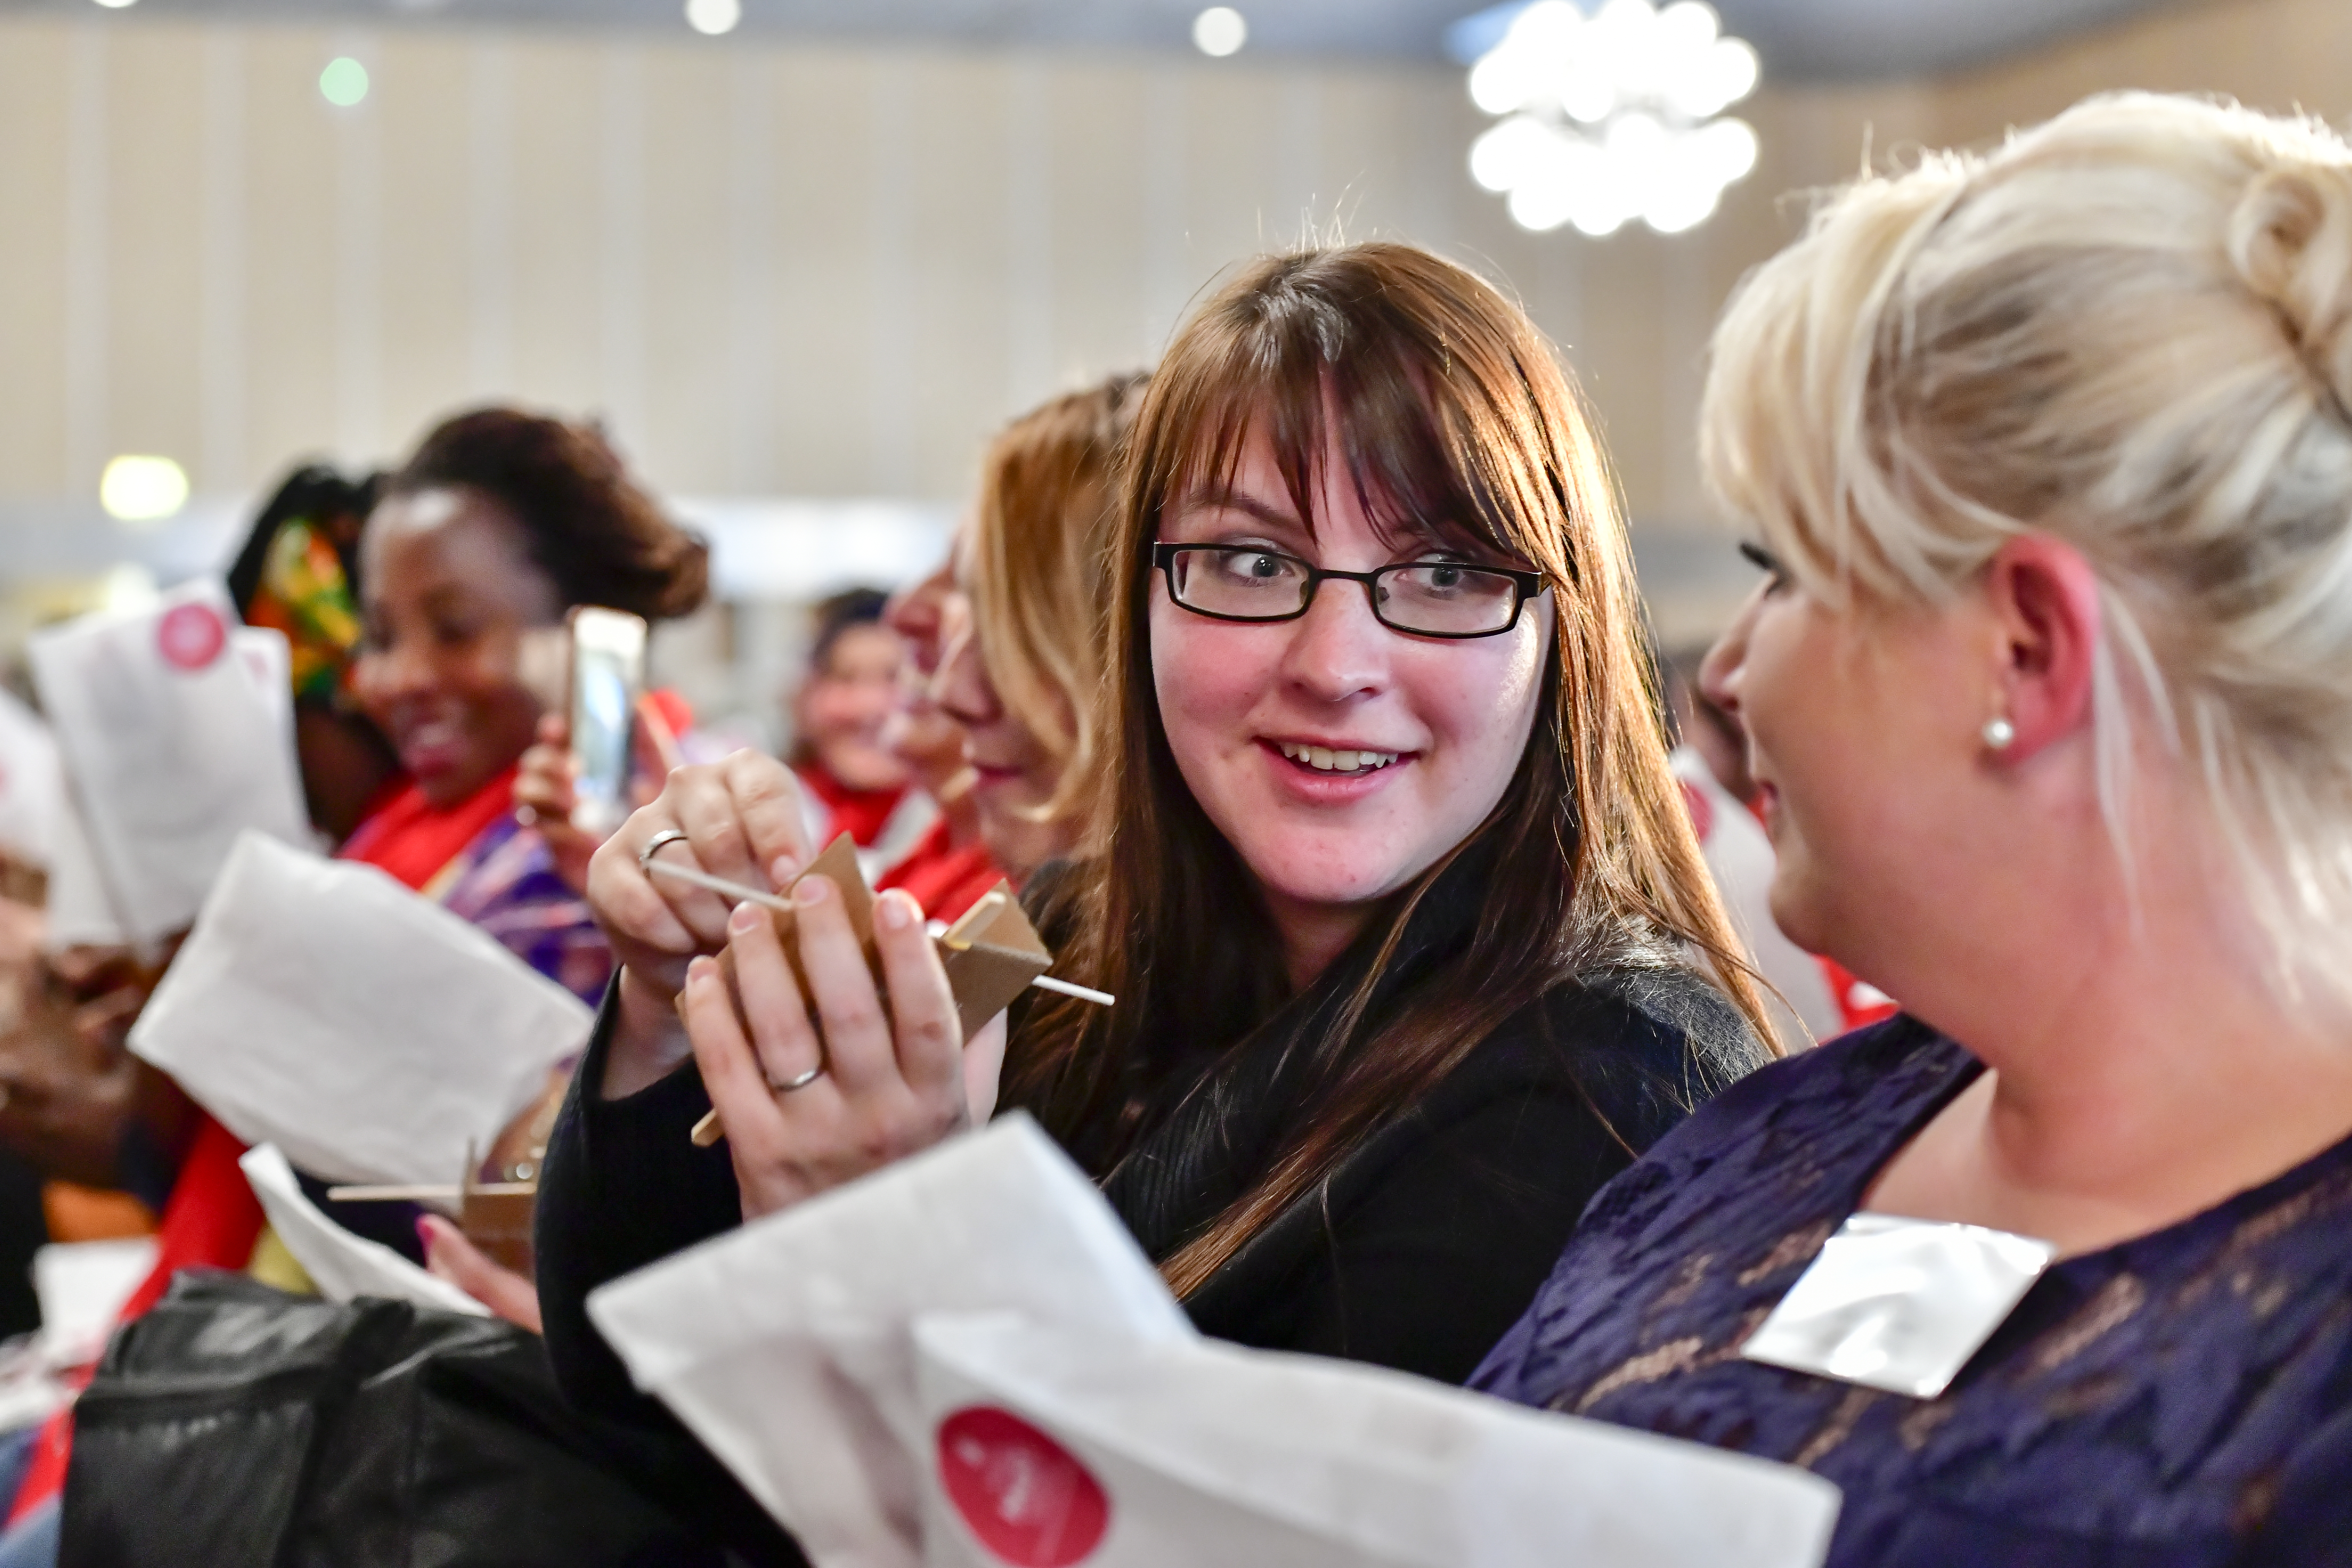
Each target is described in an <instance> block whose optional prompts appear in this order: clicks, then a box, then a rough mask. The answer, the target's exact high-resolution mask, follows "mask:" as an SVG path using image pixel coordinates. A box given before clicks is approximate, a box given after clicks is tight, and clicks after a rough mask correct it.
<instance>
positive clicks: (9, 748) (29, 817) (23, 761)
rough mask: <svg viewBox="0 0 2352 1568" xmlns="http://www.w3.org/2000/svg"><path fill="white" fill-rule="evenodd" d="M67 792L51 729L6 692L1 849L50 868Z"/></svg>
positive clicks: (0, 757) (0, 696) (0, 716)
mask: <svg viewBox="0 0 2352 1568" xmlns="http://www.w3.org/2000/svg"><path fill="white" fill-rule="evenodd" d="M65 787H66V786H65V772H64V763H61V762H60V761H59V760H58V743H57V741H56V739H55V738H54V737H53V736H51V735H50V733H49V727H48V726H47V724H45V723H43V722H42V721H41V717H40V715H39V714H37V713H36V712H34V711H33V710H31V709H30V708H27V707H26V706H25V705H24V704H23V703H22V702H20V701H18V700H16V696H15V695H14V694H13V693H11V692H8V691H5V690H0V850H5V851H6V852H7V853H9V854H10V855H13V856H15V857H16V858H17V859H19V860H21V861H23V862H24V863H25V864H26V865H28V866H37V867H41V868H47V866H48V864H49V857H50V853H51V850H50V846H51V845H52V844H53V843H54V842H55V840H56V837H57V831H58V827H57V821H58V803H59V801H60V800H61V799H62V798H63V796H64V794H65Z"/></svg>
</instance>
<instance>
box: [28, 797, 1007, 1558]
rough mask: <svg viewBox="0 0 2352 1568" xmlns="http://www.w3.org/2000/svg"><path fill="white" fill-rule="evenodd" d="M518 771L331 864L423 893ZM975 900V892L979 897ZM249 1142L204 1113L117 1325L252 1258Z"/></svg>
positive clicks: (394, 818) (59, 1463)
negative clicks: (201, 1276)
mask: <svg viewBox="0 0 2352 1568" xmlns="http://www.w3.org/2000/svg"><path fill="white" fill-rule="evenodd" d="M514 778H515V770H514V769H513V768H511V767H510V768H509V769H507V770H506V772H504V773H500V774H499V776H498V777H496V778H494V779H492V780H491V781H490V782H489V783H488V784H484V785H483V786H482V787H481V788H480V789H478V790H477V791H476V792H475V793H474V794H473V795H469V796H467V798H466V799H465V800H462V801H460V802H459V803H457V805H452V806H446V807H443V806H435V805H429V804H427V803H426V801H425V795H424V792H422V791H421V790H419V789H418V788H417V787H416V785H415V784H408V785H407V786H406V787H404V789H402V790H401V791H400V792H399V793H398V794H397V795H394V796H393V797H392V798H391V799H390V800H388V801H386V802H385V803H384V804H383V805H382V806H380V807H378V808H377V810H376V811H375V813H374V814H373V816H370V817H369V818H368V819H367V820H366V821H365V822H362V823H361V824H360V825H359V826H358V828H357V829H356V830H354V831H353V832H352V836H351V837H350V839H349V840H347V841H346V842H345V843H344V845H343V847H342V848H341V851H339V852H338V854H337V857H336V858H338V859H342V860H358V861H362V862H364V863H365V864H367V865H371V866H373V867H376V868H379V869H380V870H383V871H384V872H386V873H387V874H389V875H391V876H393V877H394V878H396V879H399V880H400V881H401V882H403V883H404V884H406V885H407V886H408V887H411V888H415V889H422V888H424V887H425V884H426V883H428V882H430V881H432V880H433V879H434V878H435V877H436V876H438V875H440V873H441V870H442V868H444V867H446V866H447V865H448V864H449V862H451V861H452V860H455V859H456V858H457V857H458V856H459V855H461V854H463V853H465V849H466V847H467V845H469V844H471V843H472V842H473V841H474V840H475V839H477V838H478V837H481V835H482V832H483V830H484V829H485V828H487V827H488V826H490V824H492V823H494V822H496V821H498V820H499V817H501V816H505V815H506V814H507V813H509V812H510V811H512V810H513V809H514ZM975 896H977V895H975ZM244 1153H245V1145H244V1144H243V1143H240V1142H237V1140H236V1136H235V1135H234V1134H232V1133H231V1132H230V1131H228V1129H227V1128H226V1127H223V1126H222V1125H221V1124H220V1123H219V1122H217V1121H214V1120H213V1119H212V1118H211V1116H209V1115H207V1114H206V1113H205V1112H204V1111H202V1110H199V1111H197V1112H196V1135H195V1139H194V1142H191V1143H190V1144H189V1145H188V1153H187V1157H186V1158H185V1159H184V1160H183V1161H181V1163H180V1173H179V1176H178V1178H177V1179H176V1180H174V1181H173V1184H172V1196H171V1199H170V1200H169V1201H168V1202H167V1203H165V1204H164V1205H163V1217H162V1218H161V1219H160V1220H158V1221H157V1223H156V1226H155V1246H156V1252H155V1267H154V1268H153V1269H152V1270H151V1271H150V1272H149V1273H148V1276H147V1278H146V1279H144V1280H142V1282H141V1283H140V1286H139V1289H136V1290H134V1291H132V1292H131V1299H130V1300H129V1301H127V1302H125V1303H124V1304H123V1308H122V1314H121V1318H120V1319H119V1320H118V1321H120V1322H124V1323H127V1322H130V1321H131V1320H132V1319H134V1318H136V1317H138V1316H139V1315H140V1314H141V1313H142V1312H144V1311H146V1310H147V1309H148V1308H150V1307H152V1306H153V1305H154V1304H155V1303H156V1302H158V1301H160V1300H163V1292H164V1291H165V1290H167V1289H170V1288H171V1284H172V1276H173V1275H174V1274H177V1273H178V1272H179V1271H180V1270H181V1269H183V1268H237V1269H241V1268H245V1267H246V1265H247V1264H248V1263H250V1262H252V1260H253V1249H254V1247H255V1245H256V1244H257V1243H258V1242H259V1241H260V1240H261V1227H262V1226H263V1225H264V1224H265V1223H266V1219H265V1216H264V1215H263V1214H262V1212H261V1202H260V1200H259V1199H257V1198H256V1197H255V1196H254V1195H253V1185H252V1184H251V1183H249V1182H247V1180H246V1179H245V1172H244V1171H243V1170H242V1169H240V1168H239V1167H238V1165H237V1161H238V1160H239V1159H240V1158H241V1157H242V1156H243V1155H244ZM72 1453H73V1407H72V1406H71V1405H68V1406H67V1407H66V1408H65V1409H63V1410H60V1411H58V1413H57V1414H56V1415H52V1416H51V1417H49V1419H48V1421H47V1423H45V1424H44V1425H43V1426H42V1428H41V1435H40V1436H39V1437H38V1438H37V1439H36V1441H35V1445H34V1449H33V1458H32V1462H31V1465H30V1467H29V1468H27V1469H26V1472H25V1479H24V1481H23V1482H22V1483H21V1484H20V1485H19V1486H18V1487H17V1489H16V1504H15V1506H14V1507H13V1508H11V1509H10V1510H9V1512H8V1522H9V1523H10V1524H12V1525H13V1524H15V1523H16V1521H18V1520H20V1519H22V1518H24V1517H25V1515H26V1514H27V1513H29V1512H30V1511H31V1510H34V1509H35V1508H37V1507H38V1506H39V1505H40V1504H41V1503H43V1502H45V1501H47V1500H48V1499H50V1498H51V1497H54V1496H56V1495H57V1494H58V1492H60V1491H61V1490H63V1489H64V1487H65V1481H66V1466H67V1464H68V1461H69V1460H70V1459H71V1457H72Z"/></svg>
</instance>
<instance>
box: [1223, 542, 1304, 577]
mask: <svg viewBox="0 0 2352 1568" xmlns="http://www.w3.org/2000/svg"><path fill="white" fill-rule="evenodd" d="M1224 563H1225V570H1226V572H1227V573H1229V574H1232V575H1234V576H1235V577H1242V578H1245V579H1247V580H1249V581H1251V582H1255V583H1268V582H1273V581H1275V580H1276V579H1277V578H1282V577H1286V576H1288V575H1289V574H1290V563H1289V562H1287V561H1286V560H1285V559H1283V557H1281V556H1279V555H1276V554H1275V553H1273V552H1270V551H1265V550H1234V551H1229V552H1226V554H1225V556H1224Z"/></svg>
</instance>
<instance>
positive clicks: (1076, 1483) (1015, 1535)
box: [940, 1405, 1110, 1568]
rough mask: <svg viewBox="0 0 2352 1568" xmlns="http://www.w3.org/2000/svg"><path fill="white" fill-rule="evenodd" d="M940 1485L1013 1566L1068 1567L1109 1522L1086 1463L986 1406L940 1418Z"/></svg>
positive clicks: (1104, 1499) (1105, 1501) (973, 1528)
mask: <svg viewBox="0 0 2352 1568" xmlns="http://www.w3.org/2000/svg"><path fill="white" fill-rule="evenodd" d="M940 1485H941V1486H943V1487H945V1488H946V1489H947V1494H948V1500H949V1501H950V1502H952V1503H953V1504H955V1508H956V1511H957V1512H958V1513H960V1514H961V1515H963V1521H964V1523H966V1524H968V1525H970V1526H971V1532H972V1533H973V1534H974V1535H976V1536H978V1537H980V1543H981V1544H982V1546H985V1547H987V1548H988V1549H989V1551H991V1552H993V1553H995V1554H996V1556H997V1557H999V1558H1000V1559H1002V1560H1003V1561H1004V1562H1006V1563H1012V1564H1013V1568H1070V1564H1072V1563H1080V1562H1084V1561H1085V1560H1086V1558H1087V1556H1088V1555H1089V1554H1090V1553H1091V1552H1093V1551H1094V1549H1095V1548H1096V1547H1097V1546H1099V1545H1101V1544H1102V1538H1103V1532H1104V1531H1107V1530H1108V1529H1109V1528H1110V1499H1109V1498H1108V1497H1106V1496H1104V1495H1103V1489H1102V1485H1101V1483H1100V1482H1098V1481H1097V1480H1096V1479H1094V1477H1092V1476H1091V1475H1088V1474H1087V1468H1086V1467H1085V1466H1084V1465H1082V1464H1080V1463H1078V1461H1077V1460H1076V1459H1075V1458H1072V1457H1071V1455H1070V1452H1069V1450H1068V1449H1066V1448H1065V1447H1062V1446H1061V1445H1060V1444H1059V1443H1056V1442H1055V1441H1054V1439H1052V1438H1051V1437H1048V1436H1045V1433H1043V1432H1040V1431H1039V1430H1037V1428H1035V1427H1034V1426H1030V1425H1029V1423H1027V1422H1026V1421H1024V1420H1022V1419H1021V1417H1019V1416H1018V1415H1013V1413H1012V1412H1011V1411H1009V1410H999V1409H996V1408H994V1407H993V1406H992V1405H971V1406H968V1407H967V1408H965V1409H962V1410H959V1411H957V1412H955V1413H954V1414H953V1415H950V1416H949V1417H948V1418H947V1419H946V1420H944V1421H942V1422H940Z"/></svg>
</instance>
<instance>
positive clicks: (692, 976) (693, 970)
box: [686, 953, 719, 985]
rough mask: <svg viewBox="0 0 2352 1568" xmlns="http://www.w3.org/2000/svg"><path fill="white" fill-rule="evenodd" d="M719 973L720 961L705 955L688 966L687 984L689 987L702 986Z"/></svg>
mask: <svg viewBox="0 0 2352 1568" xmlns="http://www.w3.org/2000/svg"><path fill="white" fill-rule="evenodd" d="M716 973H719V961H718V960H717V959H715V958H712V957H711V956H710V955H709V954H708V953H704V954H702V955H700V956H698V957H697V958H696V959H695V960H694V961H693V962H692V963H688V965H687V966H686V983H687V984H688V985H700V984H703V983H705V982H706V981H708V980H709V978H710V977H711V976H712V975H714V974H716Z"/></svg>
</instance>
